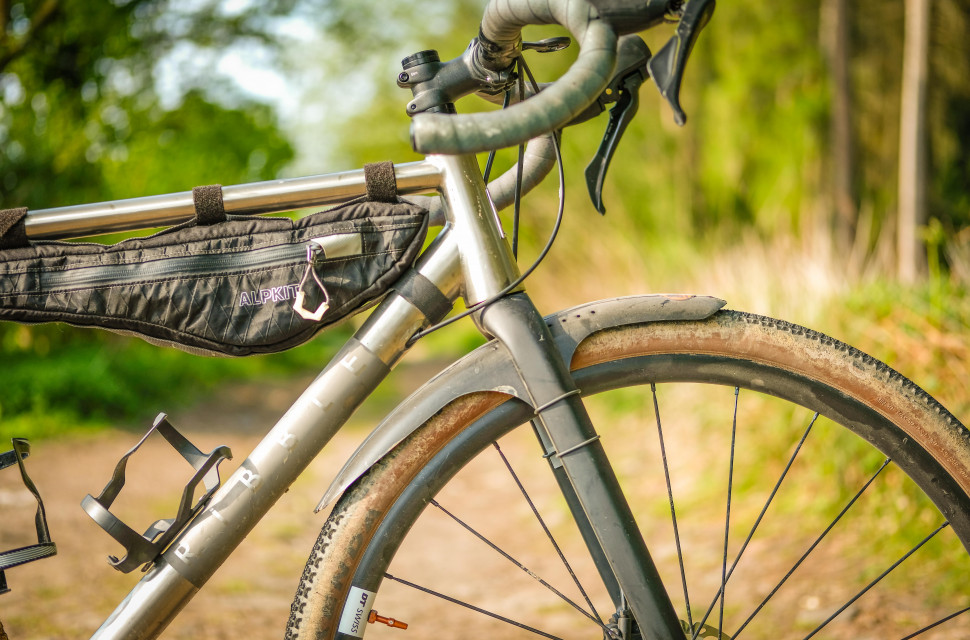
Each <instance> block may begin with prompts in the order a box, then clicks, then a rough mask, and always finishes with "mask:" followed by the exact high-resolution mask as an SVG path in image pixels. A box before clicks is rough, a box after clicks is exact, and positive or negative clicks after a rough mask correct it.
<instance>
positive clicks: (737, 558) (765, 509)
mask: <svg viewBox="0 0 970 640" xmlns="http://www.w3.org/2000/svg"><path fill="white" fill-rule="evenodd" d="M818 418H819V414H818V413H815V415H813V416H812V419H811V421H810V422H809V423H808V427H807V428H806V429H805V433H803V434H802V437H801V439H800V440H799V441H798V444H796V445H795V450H794V451H793V452H792V454H791V457H790V458H789V459H788V464H786V465H785V468H784V470H782V472H781V476H779V478H778V481H777V482H776V483H775V486H774V487H773V488H772V490H771V493H770V494H769V495H768V499H767V500H766V501H765V505H764V507H762V509H761V513H759V514H758V517H757V518H756V519H755V521H754V525H752V527H751V530H750V531H749V532H748V536H747V537H746V538H745V539H744V543H743V544H742V545H741V549H740V551H738V555H737V556H735V558H734V562H732V563H731V568H730V569H728V572H727V580H730V579H731V576H732V575H733V574H734V570H735V569H736V568H737V566H738V563H739V562H740V561H741V556H742V555H743V554H744V551H745V550H746V549H747V548H748V544H749V543H750V542H751V540H752V538H754V534H755V532H757V530H758V527H759V526H761V521H762V520H764V517H765V514H766V513H767V512H768V507H770V506H771V503H772V501H773V500H774V499H775V496H776V495H778V490H779V489H781V483H782V482H783V481H784V480H785V477H786V476H787V475H788V472H789V471H790V470H791V467H792V465H793V464H795V458H796V457H797V456H798V454H799V452H801V450H802V446H803V445H804V444H805V441H806V440H807V439H808V436H809V434H810V433H811V432H812V427H813V426H815V422H816V421H817V420H818ZM726 582H727V581H725V583H726ZM720 597H721V590H720V589H718V592H717V593H716V594H715V595H714V599H713V600H712V601H711V605H710V607H708V609H707V613H706V614H705V616H704V619H703V621H702V623H701V624H704V623H706V622H707V618H708V617H709V616H710V615H711V612H712V611H713V610H714V606H715V605H716V604H717V602H718V598H720ZM739 631H740V629H739Z"/></svg>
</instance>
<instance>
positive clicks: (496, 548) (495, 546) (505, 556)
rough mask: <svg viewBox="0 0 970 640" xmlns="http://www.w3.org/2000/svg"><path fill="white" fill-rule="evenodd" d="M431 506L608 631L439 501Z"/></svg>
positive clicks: (433, 502)
mask: <svg viewBox="0 0 970 640" xmlns="http://www.w3.org/2000/svg"><path fill="white" fill-rule="evenodd" d="M431 505H433V506H435V507H437V508H438V509H439V510H441V511H442V512H443V513H444V514H445V515H447V516H448V517H449V518H451V519H452V520H454V521H455V522H457V523H458V524H460V525H461V526H462V527H464V528H465V530H466V531H468V532H469V533H471V534H472V535H474V536H475V537H476V538H478V539H479V540H481V541H482V542H484V543H485V544H486V545H488V546H489V548H491V549H492V550H493V551H495V552H496V553H498V554H499V555H501V556H502V557H503V558H505V559H506V560H508V561H509V562H511V563H512V564H514V565H515V566H516V567H518V568H519V569H521V570H522V571H524V572H525V573H527V574H528V575H529V576H530V577H531V578H532V579H534V580H535V581H536V582H538V583H539V584H541V585H542V586H543V587H545V588H546V589H548V590H549V591H551V592H552V593H554V594H556V595H557V596H558V597H559V598H560V599H561V600H562V601H563V602H565V603H566V604H568V605H569V606H571V607H572V608H574V609H575V610H576V611H578V612H580V613H581V614H583V615H584V616H585V617H586V618H589V619H590V620H591V621H592V622H594V623H595V624H596V625H597V626H599V627H601V628H603V629H606V625H604V624H603V623H602V622H601V621H600V620H597V619H596V618H594V617H593V615H592V614H591V613H589V612H588V611H586V610H585V609H583V608H582V607H580V606H579V605H578V604H576V603H575V602H573V601H572V600H571V599H570V598H569V597H568V596H566V595H565V594H564V593H562V592H561V591H559V590H558V589H556V588H555V587H554V586H552V585H551V584H549V583H548V582H546V581H545V580H543V579H542V578H540V577H539V576H538V575H537V574H536V573H535V572H534V571H532V570H530V569H529V568H528V567H526V566H525V565H523V564H522V563H521V562H519V561H518V560H516V559H515V558H513V557H512V556H511V555H509V554H508V553H506V552H505V551H504V550H502V549H501V548H500V547H499V546H498V545H496V544H495V543H494V542H492V541H491V540H489V539H488V538H486V537H485V536H483V535H482V534H481V533H479V532H478V531H477V530H475V529H474V528H473V527H472V526H471V525H469V524H468V523H466V522H465V521H463V520H462V519H461V518H459V517H458V516H456V515H455V514H453V513H451V512H450V511H448V510H447V509H445V508H444V507H443V506H441V505H440V504H439V503H438V501H437V500H431Z"/></svg>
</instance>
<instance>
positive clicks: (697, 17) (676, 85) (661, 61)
mask: <svg viewBox="0 0 970 640" xmlns="http://www.w3.org/2000/svg"><path fill="white" fill-rule="evenodd" d="M714 5H715V0H688V2H687V4H686V5H685V6H684V8H683V14H682V15H681V18H680V22H679V23H678V24H677V30H676V31H675V32H674V35H673V37H672V38H671V39H670V40H668V41H667V44H665V45H664V46H663V48H661V49H660V51H658V52H657V55H655V56H654V57H653V58H651V59H650V62H648V63H647V68H648V69H649V71H650V75H651V77H653V79H654V82H656V83H657V88H658V89H660V95H661V96H663V97H664V98H665V99H666V100H667V102H668V103H669V104H670V107H671V108H672V109H673V110H674V122H676V123H677V124H678V125H680V126H684V124H685V123H686V122H687V114H686V113H684V110H683V108H682V107H681V106H680V83H681V81H682V80H683V78H684V69H685V68H686V67H687V58H688V57H690V53H691V50H692V49H693V48H694V43H695V42H697V36H699V35H700V32H701V30H702V29H703V28H704V27H705V26H707V22H708V21H709V20H710V19H711V14H713V13H714Z"/></svg>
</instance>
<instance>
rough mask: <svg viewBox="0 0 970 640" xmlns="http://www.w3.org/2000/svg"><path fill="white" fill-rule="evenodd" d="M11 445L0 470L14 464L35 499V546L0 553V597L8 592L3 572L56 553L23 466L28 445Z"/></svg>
mask: <svg viewBox="0 0 970 640" xmlns="http://www.w3.org/2000/svg"><path fill="white" fill-rule="evenodd" d="M12 443H13V450H11V451H7V452H5V453H0V469H6V468H7V467H11V466H13V465H14V464H16V465H17V466H19V467H20V477H21V478H23V481H24V486H26V487H27V490H28V491H30V492H31V493H32V494H34V498H36V499H37V515H36V516H35V517H34V524H35V525H36V527H37V544H32V545H29V546H26V547H21V548H19V549H11V550H10V551H2V552H0V595H2V594H4V593H7V592H8V591H10V589H8V588H7V578H6V576H5V575H4V571H6V570H7V569H10V568H11V567H16V566H18V565H21V564H26V563H28V562H33V561H34V560H40V559H42V558H49V557H50V556H53V555H55V554H56V553H57V545H55V544H54V543H53V542H51V536H50V531H49V530H48V528H47V514H46V512H45V511H44V502H43V501H42V500H41V499H40V493H38V491H37V487H36V486H34V483H33V481H32V480H31V479H30V476H28V475H27V469H26V467H25V466H24V458H26V457H27V456H29V455H30V443H29V442H28V441H27V440H25V439H23V438H14V439H13V440H12Z"/></svg>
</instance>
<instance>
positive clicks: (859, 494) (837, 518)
mask: <svg viewBox="0 0 970 640" xmlns="http://www.w3.org/2000/svg"><path fill="white" fill-rule="evenodd" d="M890 462H891V460H890V459H889V458H886V459H885V460H884V461H883V463H882V465H881V466H880V467H879V468H878V469H877V470H876V472H875V473H874V474H872V477H871V478H869V480H867V481H866V483H865V484H864V485H862V488H861V489H859V491H858V492H856V494H855V495H854V496H852V499H851V500H849V502H848V503H847V504H846V505H845V507H843V508H842V510H841V511H840V512H839V513H838V515H837V516H835V519H834V520H832V522H831V523H829V526H828V527H826V528H825V531H823V532H822V533H821V534H820V535H819V536H818V538H816V539H815V541H814V542H813V543H812V544H811V546H809V547H808V549H807V550H806V551H805V553H803V554H802V556H801V557H800V558H799V559H798V560H797V561H796V562H795V565H794V566H793V567H792V568H791V569H789V570H788V573H786V574H785V576H784V577H783V578H782V579H781V581H780V582H779V583H778V584H776V585H775V587H774V588H773V589H772V590H771V592H770V593H769V594H768V595H767V596H765V598H764V600H762V601H761V604H759V605H758V606H757V607H756V608H755V610H754V611H753V612H752V613H751V615H750V616H748V618H747V620H745V621H744V623H743V624H742V625H741V626H740V627H738V630H737V631H735V632H734V640H737V638H738V636H740V635H741V632H742V631H743V630H744V629H745V627H747V626H748V624H749V623H750V622H751V621H752V620H754V617H755V616H756V615H758V612H760V611H761V610H762V609H763V608H764V606H765V605H766V604H768V601H769V600H771V599H772V598H773V597H774V595H775V594H776V593H777V592H778V590H779V589H781V587H782V585H784V584H785V583H786V582H787V581H788V578H790V577H791V576H792V574H794V573H795V571H796V570H797V569H798V567H800V566H801V565H802V563H803V562H805V560H807V559H808V556H810V555H811V554H812V552H813V551H815V548H816V547H818V545H819V544H821V542H822V540H823V539H824V538H825V536H827V535H828V534H829V532H830V531H832V529H833V528H835V525H836V524H837V523H838V522H839V521H840V520H841V519H842V517H843V516H844V515H845V514H846V513H848V511H849V509H851V508H852V506H853V505H854V504H855V503H856V501H858V500H859V498H860V497H862V494H863V493H864V492H865V491H866V489H868V488H869V485H871V484H872V483H873V482H875V480H876V478H878V477H879V474H881V473H882V472H883V469H885V468H886V467H887V466H889V463H890Z"/></svg>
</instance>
